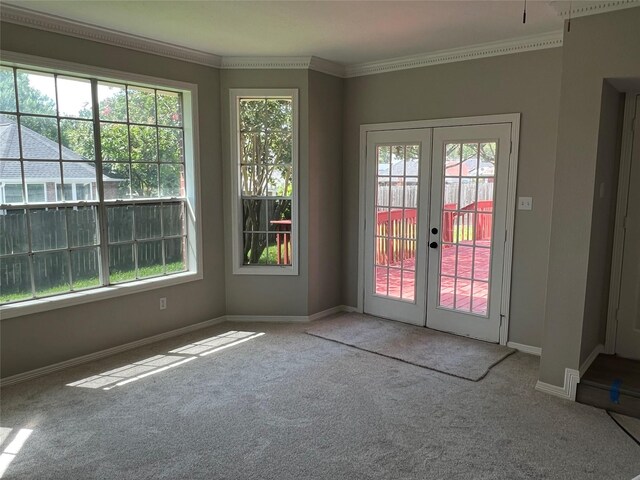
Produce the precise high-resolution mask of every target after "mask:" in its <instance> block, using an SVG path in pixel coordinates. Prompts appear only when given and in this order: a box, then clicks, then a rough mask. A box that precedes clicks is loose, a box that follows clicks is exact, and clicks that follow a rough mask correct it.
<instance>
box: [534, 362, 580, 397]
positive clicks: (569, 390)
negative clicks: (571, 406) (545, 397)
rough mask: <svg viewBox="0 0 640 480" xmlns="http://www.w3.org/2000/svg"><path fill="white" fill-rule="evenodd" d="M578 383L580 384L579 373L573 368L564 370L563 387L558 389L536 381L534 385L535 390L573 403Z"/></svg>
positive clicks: (555, 386)
mask: <svg viewBox="0 0 640 480" xmlns="http://www.w3.org/2000/svg"><path fill="white" fill-rule="evenodd" d="M578 383H580V372H579V371H578V370H574V369H573V368H565V369H564V386H562V387H559V386H557V385H552V384H550V383H545V382H541V381H540V380H538V382H537V383H536V390H539V391H540V392H544V393H548V394H550V395H555V396H556V397H560V398H564V399H565V400H571V401H572V402H575V400H576V391H577V389H578Z"/></svg>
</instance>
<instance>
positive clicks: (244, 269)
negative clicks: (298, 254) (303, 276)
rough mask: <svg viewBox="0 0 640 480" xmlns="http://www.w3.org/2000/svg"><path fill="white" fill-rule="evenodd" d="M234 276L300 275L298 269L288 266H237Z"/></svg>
mask: <svg viewBox="0 0 640 480" xmlns="http://www.w3.org/2000/svg"><path fill="white" fill-rule="evenodd" d="M233 274H234V275H274V276H287V275H298V267H297V266H292V265H287V266H277V265H273V266H268V267H267V266H251V265H243V266H236V267H235V268H234V269H233Z"/></svg>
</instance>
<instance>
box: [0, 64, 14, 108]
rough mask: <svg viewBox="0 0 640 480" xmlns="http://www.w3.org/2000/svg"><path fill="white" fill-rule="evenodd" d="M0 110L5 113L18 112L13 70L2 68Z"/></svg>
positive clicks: (0, 68) (0, 69)
mask: <svg viewBox="0 0 640 480" xmlns="http://www.w3.org/2000/svg"><path fill="white" fill-rule="evenodd" d="M0 89H1V90H2V95H0V110H1V111H4V112H15V111H16V90H15V84H14V79H13V68H9V67H0Z"/></svg>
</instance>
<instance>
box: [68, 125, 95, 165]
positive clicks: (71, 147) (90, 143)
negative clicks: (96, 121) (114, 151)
mask: <svg viewBox="0 0 640 480" xmlns="http://www.w3.org/2000/svg"><path fill="white" fill-rule="evenodd" d="M60 136H61V138H62V159H63V160H94V159H95V157H96V155H95V145H94V138H93V123H92V122H90V121H87V120H60Z"/></svg>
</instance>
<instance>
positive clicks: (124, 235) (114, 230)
mask: <svg viewBox="0 0 640 480" xmlns="http://www.w3.org/2000/svg"><path fill="white" fill-rule="evenodd" d="M133 209H134V207H133V205H125V206H122V207H107V230H108V232H109V233H108V235H109V243H117V242H128V241H131V240H133Z"/></svg>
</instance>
